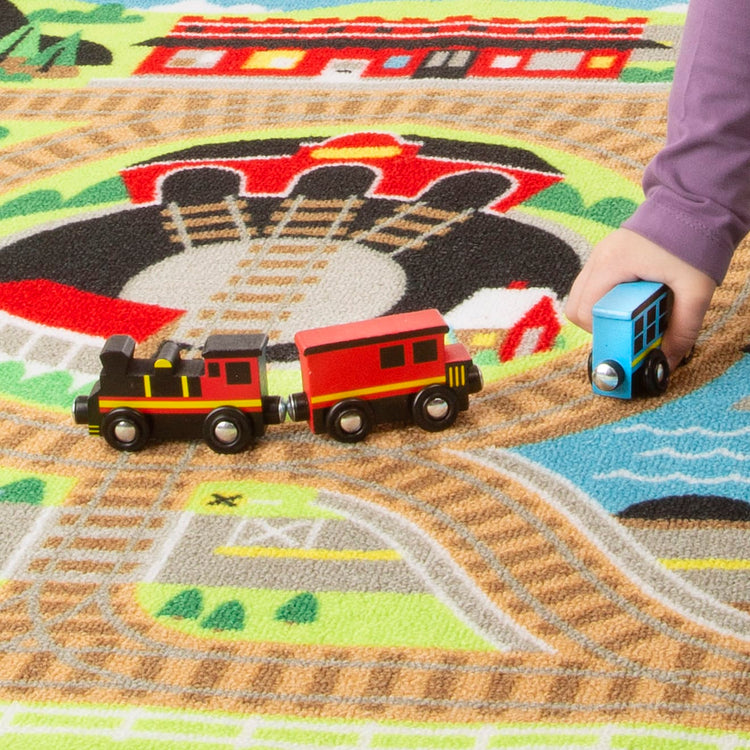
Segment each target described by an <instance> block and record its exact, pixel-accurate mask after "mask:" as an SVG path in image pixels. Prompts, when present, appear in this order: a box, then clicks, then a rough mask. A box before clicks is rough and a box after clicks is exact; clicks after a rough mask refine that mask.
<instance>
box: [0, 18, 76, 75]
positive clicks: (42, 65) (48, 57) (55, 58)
mask: <svg viewBox="0 0 750 750" xmlns="http://www.w3.org/2000/svg"><path fill="white" fill-rule="evenodd" d="M41 42H42V34H41V31H40V30H39V27H38V26H36V25H35V24H26V25H25V26H21V27H20V28H18V29H15V30H14V31H12V32H10V33H9V34H6V35H5V36H4V37H2V38H1V39H0V62H1V61H3V60H6V59H7V58H9V57H15V58H19V59H21V60H25V61H26V64H27V65H28V66H30V67H35V68H37V69H38V70H39V71H42V72H44V71H47V70H49V69H50V68H51V67H52V66H53V65H64V66H69V67H72V66H74V65H75V64H76V58H77V57H78V49H79V47H80V44H81V34H80V32H76V33H74V34H71V35H70V36H68V37H65V38H64V39H60V40H59V41H58V42H56V43H55V44H51V45H49V46H48V47H45V48H44V49H42V44H41Z"/></svg>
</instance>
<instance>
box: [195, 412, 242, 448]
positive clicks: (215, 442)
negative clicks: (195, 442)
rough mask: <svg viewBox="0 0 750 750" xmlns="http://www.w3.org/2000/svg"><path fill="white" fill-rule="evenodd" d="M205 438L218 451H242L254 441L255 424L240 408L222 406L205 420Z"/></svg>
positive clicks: (210, 446)
mask: <svg viewBox="0 0 750 750" xmlns="http://www.w3.org/2000/svg"><path fill="white" fill-rule="evenodd" d="M203 439H204V440H205V441H206V444H207V445H208V446H209V448H211V450H214V451H216V452H217V453H241V452H242V451H244V450H246V449H247V448H248V447H249V446H250V444H251V443H252V442H253V425H252V423H251V422H250V420H249V419H248V418H247V416H246V415H245V414H243V413H242V412H241V411H240V410H239V409H235V408H233V407H231V406H220V407H219V408H218V409H214V410H213V411H212V412H211V413H210V414H209V415H208V416H207V417H206V420H205V421H204V422H203Z"/></svg>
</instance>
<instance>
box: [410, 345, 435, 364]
mask: <svg viewBox="0 0 750 750" xmlns="http://www.w3.org/2000/svg"><path fill="white" fill-rule="evenodd" d="M413 354H414V364H415V365H419V364H424V363H425V362H434V361H435V360H436V359H437V358H438V346H437V340H436V339H427V340H426V341H415V342H414V346H413Z"/></svg>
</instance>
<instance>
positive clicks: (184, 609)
mask: <svg viewBox="0 0 750 750" xmlns="http://www.w3.org/2000/svg"><path fill="white" fill-rule="evenodd" d="M202 611H203V594H201V592H200V591H199V590H198V589H185V591H181V592H180V593H179V594H177V595H176V596H173V597H172V598H171V599H170V600H169V601H168V602H167V603H166V604H165V605H164V606H163V607H162V608H161V609H160V610H159V611H158V612H157V613H156V616H157V617H174V618H177V619H179V620H197V619H198V617H199V616H200V614H201V612H202Z"/></svg>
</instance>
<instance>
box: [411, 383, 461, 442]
mask: <svg viewBox="0 0 750 750" xmlns="http://www.w3.org/2000/svg"><path fill="white" fill-rule="evenodd" d="M411 411H412V417H413V419H414V424H416V425H417V426H418V427H421V428H422V429H423V430H427V431H428V432H440V430H445V429H447V428H448V427H450V426H451V425H452V424H453V423H454V422H455V421H456V417H457V416H458V396H457V395H456V392H455V391H452V390H451V389H450V388H448V387H446V386H444V385H430V386H427V388H424V389H422V390H421V391H420V392H419V393H418V394H417V395H416V397H415V398H414V402H413V403H412V407H411Z"/></svg>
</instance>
